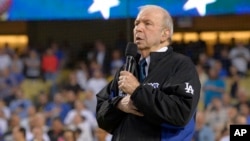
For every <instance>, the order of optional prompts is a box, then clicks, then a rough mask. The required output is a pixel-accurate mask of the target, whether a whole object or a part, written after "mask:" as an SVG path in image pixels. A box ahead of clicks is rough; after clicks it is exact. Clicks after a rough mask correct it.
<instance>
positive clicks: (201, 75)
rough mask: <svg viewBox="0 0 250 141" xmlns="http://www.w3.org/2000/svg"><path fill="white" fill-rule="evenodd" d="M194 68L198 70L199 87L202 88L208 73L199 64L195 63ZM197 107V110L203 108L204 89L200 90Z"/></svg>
mask: <svg viewBox="0 0 250 141" xmlns="http://www.w3.org/2000/svg"><path fill="white" fill-rule="evenodd" d="M196 70H197V72H198V76H199V79H200V83H201V88H203V87H204V83H205V82H206V81H207V79H208V75H207V73H206V72H205V70H204V68H203V67H202V66H201V65H199V64H197V65H196ZM198 109H199V110H203V109H204V91H201V92H200V99H199V103H198Z"/></svg>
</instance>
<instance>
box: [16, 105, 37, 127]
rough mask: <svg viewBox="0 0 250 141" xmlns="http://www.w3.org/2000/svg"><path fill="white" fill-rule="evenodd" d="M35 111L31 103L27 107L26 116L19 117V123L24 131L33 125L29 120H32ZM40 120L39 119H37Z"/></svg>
mask: <svg viewBox="0 0 250 141" xmlns="http://www.w3.org/2000/svg"><path fill="white" fill-rule="evenodd" d="M36 113H37V111H36V108H35V106H33V105H31V106H29V108H28V116H27V117H26V118H23V119H21V122H20V125H21V126H22V127H23V128H25V130H26V131H30V130H31V127H32V126H33V125H31V122H32V120H33V118H34V117H35V115H36ZM39 122H40V121H39Z"/></svg>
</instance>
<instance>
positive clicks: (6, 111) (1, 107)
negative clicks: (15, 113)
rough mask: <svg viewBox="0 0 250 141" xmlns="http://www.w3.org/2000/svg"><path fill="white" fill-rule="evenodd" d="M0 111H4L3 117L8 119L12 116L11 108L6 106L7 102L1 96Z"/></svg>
mask: <svg viewBox="0 0 250 141" xmlns="http://www.w3.org/2000/svg"><path fill="white" fill-rule="evenodd" d="M0 111H1V112H2V114H1V118H4V119H6V120H8V119H9V118H10V116H11V114H10V109H9V107H8V106H6V104H5V102H4V101H3V99H1V98H0Z"/></svg>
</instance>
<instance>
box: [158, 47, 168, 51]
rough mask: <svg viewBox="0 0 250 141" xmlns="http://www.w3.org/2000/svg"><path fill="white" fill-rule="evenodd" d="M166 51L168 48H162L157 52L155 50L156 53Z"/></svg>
mask: <svg viewBox="0 0 250 141" xmlns="http://www.w3.org/2000/svg"><path fill="white" fill-rule="evenodd" d="M167 50H168V47H162V48H160V49H158V50H156V52H166V51H167Z"/></svg>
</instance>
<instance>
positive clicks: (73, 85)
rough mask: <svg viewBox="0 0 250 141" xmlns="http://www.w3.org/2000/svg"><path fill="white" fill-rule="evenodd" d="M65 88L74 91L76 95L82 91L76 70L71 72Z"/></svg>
mask: <svg viewBox="0 0 250 141" xmlns="http://www.w3.org/2000/svg"><path fill="white" fill-rule="evenodd" d="M64 89H65V90H68V91H73V92H74V94H75V95H77V96H78V95H79V94H80V92H81V91H82V88H81V86H80V85H79V84H78V81H77V76H76V72H75V71H71V72H70V74H69V79H68V81H67V82H66V85H65V86H64Z"/></svg>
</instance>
